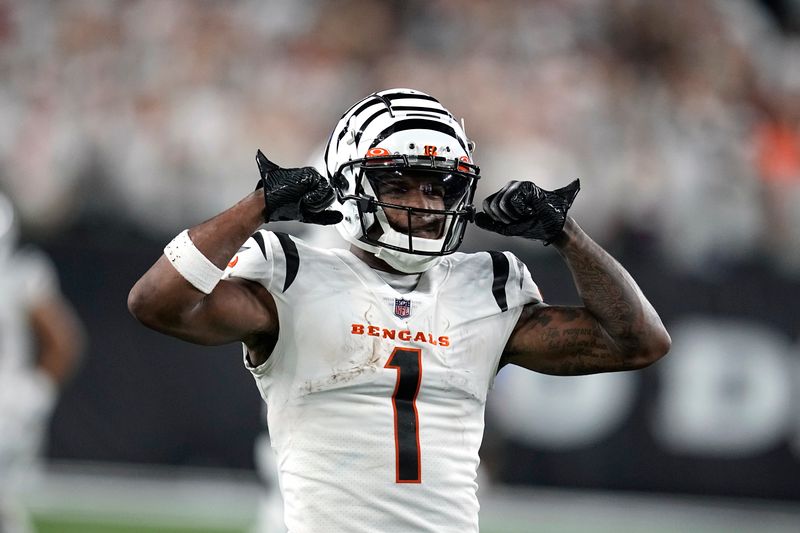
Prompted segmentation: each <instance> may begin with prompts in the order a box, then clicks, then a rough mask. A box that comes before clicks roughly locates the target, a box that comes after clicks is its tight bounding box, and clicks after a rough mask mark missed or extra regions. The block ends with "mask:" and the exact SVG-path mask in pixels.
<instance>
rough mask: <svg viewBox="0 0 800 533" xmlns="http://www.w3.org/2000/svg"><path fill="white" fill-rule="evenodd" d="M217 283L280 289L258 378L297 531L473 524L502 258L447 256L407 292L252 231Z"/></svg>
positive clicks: (513, 266) (523, 298)
mask: <svg viewBox="0 0 800 533" xmlns="http://www.w3.org/2000/svg"><path fill="white" fill-rule="evenodd" d="M226 276H228V277H230V276H235V277H241V278H245V279H248V280H251V281H255V282H258V283H260V284H262V285H263V286H264V287H266V289H267V290H268V291H269V292H270V293H271V294H272V295H273V297H274V298H275V302H276V304H277V309H278V318H279V322H280V333H279V336H278V342H277V345H276V346H275V349H274V350H273V353H272V355H271V356H270V357H269V359H268V360H267V361H266V362H265V363H264V364H262V365H261V366H258V367H256V368H253V367H252V366H251V365H249V362H248V360H247V359H246V358H245V364H246V365H247V366H248V368H249V369H250V371H251V372H252V373H253V375H254V377H255V379H256V383H257V385H258V388H259V391H260V392H261V396H262V397H263V398H264V400H265V401H266V402H267V405H268V407H269V410H268V417H269V418H268V423H269V428H270V435H271V438H272V446H273V448H274V450H275V453H276V456H277V462H278V469H279V472H280V485H281V490H282V492H283V497H284V501H285V510H284V513H285V514H284V516H285V521H286V525H287V527H288V529H289V531H291V532H303V533H306V532H325V533H330V532H338V531H341V532H347V533H357V532H364V533H374V532H377V531H380V532H384V533H391V532H397V533H407V532H409V531H415V532H419V531H430V532H436V533H441V532H447V531H452V532H458V533H465V532H469V531H477V530H478V507H479V506H478V501H477V497H476V490H477V483H476V471H477V468H478V462H479V457H478V450H479V448H480V444H481V440H482V438H483V428H484V418H483V417H484V405H485V401H486V395H487V391H488V390H489V388H490V387H491V385H492V382H493V380H494V376H495V374H496V373H497V370H498V364H499V360H500V356H501V354H502V351H503V348H504V347H505V345H506V342H507V340H508V338H509V336H510V334H511V332H512V330H513V328H514V326H515V324H516V322H517V320H518V318H519V316H520V313H521V309H522V306H523V305H525V304H528V303H531V302H535V301H539V300H540V299H541V297H540V295H539V291H538V289H537V287H536V285H535V284H534V282H533V280H532V279H531V276H530V273H529V272H528V270H527V268H526V267H525V266H524V265H523V264H522V262H521V261H519V260H518V259H517V258H516V257H515V256H514V255H512V254H511V253H508V252H505V253H501V252H481V253H475V254H463V253H455V254H452V255H449V256H446V257H444V258H443V259H442V260H441V262H440V263H439V264H438V265H437V266H435V267H433V268H431V269H430V270H428V271H427V272H425V273H423V274H422V276H421V277H420V280H419V283H418V285H417V287H416V288H415V289H414V290H413V291H411V292H408V293H405V294H401V293H399V292H397V291H396V290H395V289H393V288H392V287H391V286H389V285H388V284H387V283H386V282H385V281H384V280H383V279H382V278H381V277H380V276H378V275H377V274H376V272H375V271H373V270H372V269H371V268H370V267H368V266H367V265H366V264H365V263H364V262H362V261H361V260H359V259H358V258H356V256H354V255H353V254H352V253H350V252H349V251H345V250H325V249H319V248H314V247H311V246H308V245H306V244H305V243H303V242H302V241H300V240H299V239H296V238H293V237H290V236H288V235H286V234H283V233H272V232H269V231H265V230H261V231H259V232H257V233H256V234H254V235H253V237H251V238H250V239H249V240H248V241H247V242H246V243H245V245H244V246H243V247H242V249H241V250H240V251H239V253H238V254H237V255H236V256H235V257H234V258H233V260H232V261H231V263H230V265H229V267H228V269H227V271H226Z"/></svg>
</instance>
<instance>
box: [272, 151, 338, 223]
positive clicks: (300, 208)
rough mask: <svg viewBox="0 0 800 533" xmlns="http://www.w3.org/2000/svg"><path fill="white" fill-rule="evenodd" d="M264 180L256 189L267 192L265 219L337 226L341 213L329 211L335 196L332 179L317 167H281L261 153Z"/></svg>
mask: <svg viewBox="0 0 800 533" xmlns="http://www.w3.org/2000/svg"><path fill="white" fill-rule="evenodd" d="M256 163H257V164H258V172H259V174H260V175H261V179H260V180H259V182H258V185H257V186H256V189H263V190H264V203H265V205H266V207H265V209H264V220H265V221H266V222H271V221H275V220H299V221H300V222H308V223H311V224H323V225H327V224H336V223H338V222H340V221H341V220H342V214H341V213H340V212H338V211H332V210H327V209H326V208H327V207H328V206H329V205H331V204H332V203H333V200H334V199H335V197H336V196H335V194H334V192H333V189H332V188H331V186H330V184H329V183H328V180H326V179H325V178H324V177H323V176H322V175H321V174H320V173H319V172H317V170H316V169H315V168H314V167H300V168H281V167H280V166H278V165H276V164H275V163H273V162H272V161H270V160H269V159H267V156H265V155H264V153H263V152H262V151H261V150H258V152H256Z"/></svg>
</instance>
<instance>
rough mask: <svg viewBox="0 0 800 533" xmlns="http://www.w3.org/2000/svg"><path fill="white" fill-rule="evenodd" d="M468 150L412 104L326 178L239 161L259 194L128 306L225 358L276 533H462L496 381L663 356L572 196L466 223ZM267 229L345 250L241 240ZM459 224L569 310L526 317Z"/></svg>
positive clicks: (508, 203)
mask: <svg viewBox="0 0 800 533" xmlns="http://www.w3.org/2000/svg"><path fill="white" fill-rule="evenodd" d="M473 147H474V146H473V143H472V142H471V141H470V140H469V139H467V137H466V134H465V133H464V130H463V125H462V124H460V123H459V122H458V121H456V120H455V119H454V117H453V115H452V114H450V112H449V111H447V109H445V108H444V107H443V106H442V105H441V104H440V103H439V102H438V101H437V100H436V99H435V98H433V97H432V96H430V95H427V94H425V93H422V92H419V91H415V90H410V89H392V90H387V91H381V92H378V93H374V94H372V95H370V96H369V97H367V98H365V99H364V100H362V101H360V102H357V103H356V104H355V105H353V106H352V107H351V108H350V109H349V110H348V111H347V112H346V113H345V114H344V115H343V116H342V119H341V120H340V121H339V123H338V124H337V126H336V127H335V129H334V131H333V133H332V135H331V137H330V140H329V142H328V146H327V149H326V153H325V162H326V172H327V176H326V177H323V176H322V175H320V173H319V172H317V170H315V169H314V168H312V167H303V168H281V167H279V166H277V165H275V164H273V163H271V162H270V161H269V160H268V159H267V158H266V157H265V156H264V155H263V154H262V153H261V152H260V151H259V152H258V155H257V161H258V166H259V170H260V173H261V181H260V184H259V187H260V190H257V191H255V192H254V193H251V194H250V195H248V196H247V197H245V198H244V199H243V200H242V201H240V202H239V203H238V204H236V205H235V206H233V207H231V208H230V209H228V210H227V211H224V212H223V213H221V214H219V215H218V216H216V217H215V218H213V219H211V220H209V221H207V222H204V223H202V224H200V225H198V226H195V227H193V228H191V229H190V230H188V231H184V232H182V233H181V234H179V235H178V236H177V237H176V238H175V239H174V240H173V241H172V242H171V243H170V244H168V245H167V247H166V248H165V249H164V255H163V256H162V257H161V258H159V259H158V261H157V262H156V263H155V264H154V265H153V266H152V267H151V269H150V270H149V271H148V272H147V273H145V275H144V276H143V277H142V278H141V279H140V280H139V281H138V282H137V283H136V285H135V286H134V287H133V289H132V290H131V294H130V296H129V307H130V309H131V311H132V312H133V314H134V315H135V316H136V317H137V318H138V319H139V320H141V321H142V322H143V323H144V324H146V325H147V326H149V327H152V328H154V329H156V330H159V331H162V332H165V333H167V334H170V335H173V336H176V337H178V338H181V339H185V340H188V341H190V342H195V343H199V344H223V343H227V342H232V341H242V342H243V343H244V345H245V348H246V349H245V365H246V366H247V368H248V369H249V370H250V371H251V372H252V373H253V375H254V377H255V379H256V383H257V386H258V388H259V391H260V393H261V395H262V397H263V398H264V400H265V401H266V402H267V405H268V406H269V410H268V416H269V428H270V435H271V439H272V447H273V449H274V450H275V453H276V458H277V464H278V471H279V477H280V486H281V490H282V493H283V498H284V501H285V505H284V518H285V524H286V526H287V527H288V529H289V531H293V532H326V533H328V532H333V531H342V532H348V533H353V532H365V533H366V532H369V533H372V532H375V531H381V532H390V531H391V532H408V531H429V532H437V533H439V532H445V531H452V532H458V533H464V532H468V531H477V530H478V501H477V496H476V490H477V483H476V471H477V467H478V463H479V457H478V450H479V448H480V444H481V440H482V438H483V428H484V420H483V416H484V406H485V401H486V395H487V391H488V390H489V388H490V387H491V385H492V383H493V380H494V376H495V375H496V373H497V371H498V370H499V369H500V368H501V367H502V366H503V365H506V364H509V363H510V364H516V365H519V366H522V367H525V368H528V369H531V370H534V371H538V372H544V373H548V374H556V375H576V374H590V373H596V372H610V371H620V370H631V369H637V368H642V367H645V366H647V365H649V364H651V363H653V362H654V361H656V360H657V359H659V358H660V357H662V356H663V355H664V354H665V353H666V352H667V350H668V349H669V345H670V338H669V335H668V334H667V332H666V330H665V329H664V326H663V325H662V323H661V320H660V319H659V317H658V315H657V314H656V312H655V310H654V309H653V308H652V306H651V305H650V303H649V302H648V301H647V299H646V298H645V297H644V295H643V294H642V292H641V290H640V289H639V287H638V286H637V285H636V283H635V282H634V280H633V279H632V278H631V276H630V275H629V274H628V273H627V272H626V271H625V270H624V269H623V268H622V266H620V265H619V263H617V262H616V261H615V260H614V259H613V258H612V257H611V256H610V255H609V254H608V253H606V252H605V251H604V250H603V249H602V248H600V246H598V245H597V244H596V243H594V242H593V241H592V240H591V239H590V238H589V237H588V236H587V235H586V234H585V233H584V232H583V231H582V230H581V229H580V228H579V227H578V225H577V224H576V223H575V222H574V221H573V220H572V219H571V218H569V217H568V216H567V211H568V209H569V208H570V206H571V205H572V202H573V200H574V198H575V196H576V194H577V192H578V182H577V180H576V181H575V182H573V183H571V184H570V185H568V186H566V187H564V188H562V189H559V190H556V191H545V190H543V189H541V188H539V187H538V186H536V185H535V184H534V183H532V182H529V181H512V182H509V183H508V184H507V185H506V186H504V187H503V188H502V189H500V190H499V191H497V192H496V193H494V194H492V195H490V196H489V197H488V198H487V199H486V201H485V202H484V205H483V212H481V213H475V210H474V208H473V206H472V201H473V197H474V194H475V188H476V186H477V181H478V178H479V170H478V167H477V166H476V165H475V164H474V162H473V158H472V151H473ZM331 206H332V207H333V209H329V208H330V207H331ZM276 220H300V221H303V222H308V223H316V224H337V229H338V230H339V232H340V234H341V235H342V236H343V237H344V238H345V239H347V240H348V241H349V242H350V244H351V247H350V249H349V250H337V249H333V250H326V249H320V248H315V247H312V246H309V245H307V244H305V243H304V242H302V241H300V240H298V239H296V238H293V237H290V236H289V235H287V234H284V233H275V232H270V231H267V230H258V228H259V227H260V226H261V225H262V224H263V223H264V222H271V221H276ZM473 220H474V222H475V223H476V224H477V225H478V226H480V227H482V228H484V229H486V230H489V231H493V232H496V233H499V234H502V235H509V236H518V237H523V238H527V239H532V240H538V241H542V242H544V243H545V244H552V245H553V246H554V247H555V248H556V249H557V250H558V252H559V253H560V254H561V255H562V256H563V258H564V260H565V262H566V263H567V267H568V268H569V269H570V270H571V272H572V274H573V278H574V281H575V284H576V287H577V290H578V293H579V295H580V297H581V299H582V300H583V306H581V307H562V306H549V305H546V304H544V303H543V301H542V298H541V295H540V293H539V290H538V288H537V286H536V284H535V283H534V282H533V280H532V278H531V275H530V273H529V271H528V269H527V267H526V266H525V265H524V264H523V263H522V262H521V261H520V260H519V259H517V258H516V257H515V256H514V255H513V254H511V253H509V252H481V253H474V254H464V253H458V252H457V249H458V247H459V245H460V243H461V241H462V238H463V235H464V232H465V230H466V227H467V226H468V224H469V223H470V222H471V221H473ZM257 230H258V231H257ZM226 266H227V269H226V270H225V271H223V269H225V268H226Z"/></svg>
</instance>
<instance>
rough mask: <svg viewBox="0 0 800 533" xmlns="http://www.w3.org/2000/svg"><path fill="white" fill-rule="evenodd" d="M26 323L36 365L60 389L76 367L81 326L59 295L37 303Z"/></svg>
mask: <svg viewBox="0 0 800 533" xmlns="http://www.w3.org/2000/svg"><path fill="white" fill-rule="evenodd" d="M29 320H30V324H31V328H32V329H33V332H34V335H35V337H36V343H37V345H38V349H39V351H38V354H37V364H38V366H39V368H40V369H41V370H42V371H43V372H44V373H45V374H47V375H48V376H49V377H50V379H52V380H53V383H55V384H56V385H57V386H59V387H60V386H62V385H63V384H64V383H65V382H66V381H67V380H68V379H69V378H70V377H71V376H72V374H73V372H74V371H75V369H76V368H77V366H78V361H79V360H80V355H81V352H82V351H83V346H84V332H83V326H82V324H81V322H80V320H79V319H78V316H77V314H76V313H75V310H74V309H73V308H72V306H71V305H70V304H69V302H67V301H66V300H65V299H64V298H63V297H62V296H61V295H60V294H55V295H51V296H49V297H48V298H46V299H44V300H43V301H41V302H39V303H38V304H37V305H36V306H35V307H34V308H33V309H32V310H31V312H30V316H29Z"/></svg>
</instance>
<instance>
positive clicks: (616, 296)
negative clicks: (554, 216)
mask: <svg viewBox="0 0 800 533" xmlns="http://www.w3.org/2000/svg"><path fill="white" fill-rule="evenodd" d="M553 245H554V246H555V247H556V248H557V249H558V251H559V253H560V254H561V256H562V257H563V258H564V260H565V261H566V263H567V266H568V267H569V269H570V271H571V272H572V277H573V279H574V281H575V286H576V288H577V290H578V294H579V296H580V298H581V300H583V306H582V307H564V306H548V305H544V304H541V303H539V304H530V305H527V306H526V307H525V308H524V309H523V311H522V315H521V316H520V318H519V321H518V322H517V325H516V327H515V329H514V331H513V332H512V334H511V337H510V339H509V341H508V343H507V344H506V348H505V351H504V353H503V360H502V362H503V364H505V363H513V364H515V365H518V366H521V367H524V368H528V369H530V370H535V371H537V372H541V373H544V374H553V375H560V376H571V375H581V374H594V373H598V372H614V371H619V370H635V369H638V368H643V367H646V366H648V365H650V364H652V363H653V362H655V361H657V360H658V359H659V358H661V357H662V356H663V355H665V354H666V353H667V352H668V351H669V347H670V343H671V340H670V337H669V334H668V333H667V330H666V329H665V328H664V325H663V324H662V323H661V319H660V318H659V317H658V314H657V313H656V311H655V309H653V306H652V305H650V302H648V301H647V298H645V296H644V294H642V291H641V289H639V286H638V285H637V284H636V282H635V281H634V280H633V278H632V277H631V275H630V274H629V273H628V272H627V271H626V270H625V269H624V268H623V267H622V265H620V264H619V263H618V262H617V261H616V260H615V259H614V258H613V257H611V255H609V254H608V253H607V252H606V251H605V250H603V249H602V248H601V247H600V246H599V245H598V244H597V243H595V242H594V241H593V240H592V239H591V238H589V236H588V235H586V233H584V232H583V230H581V228H580V227H579V226H578V225H577V224H576V223H575V222H574V221H573V220H572V219H567V222H566V224H565V226H564V230H563V232H562V234H561V235H560V237H559V238H558V239H557V240H556V241H554V242H553Z"/></svg>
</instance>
